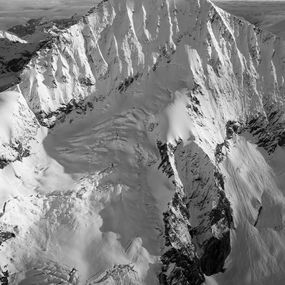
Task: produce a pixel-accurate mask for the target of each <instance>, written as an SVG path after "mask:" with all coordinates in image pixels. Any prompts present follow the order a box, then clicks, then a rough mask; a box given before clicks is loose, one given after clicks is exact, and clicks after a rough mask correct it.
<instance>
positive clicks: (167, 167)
mask: <svg viewBox="0 0 285 285" xmlns="http://www.w3.org/2000/svg"><path fill="white" fill-rule="evenodd" d="M157 147H158V150H159V153H160V157H161V162H160V164H159V166H158V169H160V168H161V169H162V171H163V173H165V174H166V175H167V176H168V178H170V177H171V176H173V175H174V172H173V169H172V166H171V164H170V162H169V149H168V145H167V144H166V143H162V142H161V141H158V142H157Z"/></svg>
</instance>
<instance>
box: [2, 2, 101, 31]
mask: <svg viewBox="0 0 285 285" xmlns="http://www.w3.org/2000/svg"><path fill="white" fill-rule="evenodd" d="M96 2H98V0H0V30H5V29H7V28H8V27H10V26H13V25H16V24H19V23H24V22H25V21H26V20H28V19H31V18H39V17H42V16H48V17H61V16H62V17H69V16H72V15H73V14H75V13H78V14H84V13H85V12H86V11H87V10H89V9H90V8H91V7H92V6H94V3H96Z"/></svg>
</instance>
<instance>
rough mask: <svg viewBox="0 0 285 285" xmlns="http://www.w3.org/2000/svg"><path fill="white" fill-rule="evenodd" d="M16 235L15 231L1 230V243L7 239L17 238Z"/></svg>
mask: <svg viewBox="0 0 285 285" xmlns="http://www.w3.org/2000/svg"><path fill="white" fill-rule="evenodd" d="M15 237H16V235H15V234H14V233H11V232H1V231H0V245H1V244H2V243H3V242H5V241H7V240H9V239H11V238H15Z"/></svg>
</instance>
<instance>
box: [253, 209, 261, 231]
mask: <svg viewBox="0 0 285 285" xmlns="http://www.w3.org/2000/svg"><path fill="white" fill-rule="evenodd" d="M261 211H262V206H260V207H259V209H258V214H257V217H256V220H255V222H254V226H255V227H256V226H257V223H258V220H259V217H260V214H261Z"/></svg>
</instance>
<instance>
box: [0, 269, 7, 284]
mask: <svg viewBox="0 0 285 285" xmlns="http://www.w3.org/2000/svg"><path fill="white" fill-rule="evenodd" d="M1 275H2V276H1ZM1 275H0V284H1V285H8V284H9V271H8V270H6V271H3V270H1Z"/></svg>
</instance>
